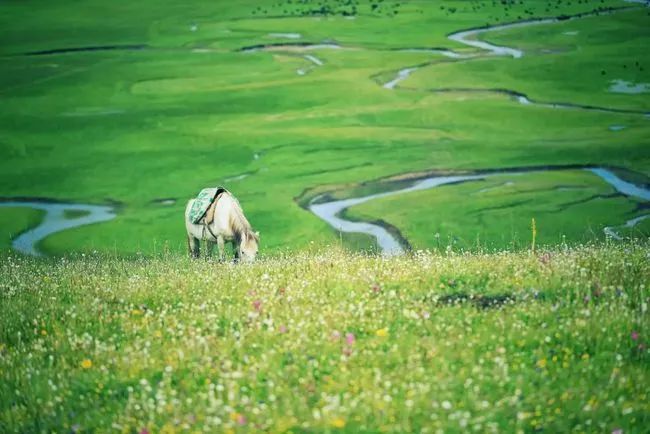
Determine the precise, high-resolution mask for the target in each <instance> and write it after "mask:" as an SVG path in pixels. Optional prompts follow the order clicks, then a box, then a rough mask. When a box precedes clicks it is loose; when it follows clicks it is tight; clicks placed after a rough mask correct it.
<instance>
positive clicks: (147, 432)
mask: <svg viewBox="0 0 650 434" xmlns="http://www.w3.org/2000/svg"><path fill="white" fill-rule="evenodd" d="M140 434H149V430H148V429H147V428H142V429H141V430H140Z"/></svg>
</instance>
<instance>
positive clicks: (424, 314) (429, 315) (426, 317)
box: [422, 310, 431, 319]
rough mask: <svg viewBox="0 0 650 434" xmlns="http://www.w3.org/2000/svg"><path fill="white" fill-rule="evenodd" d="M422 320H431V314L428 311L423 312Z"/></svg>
mask: <svg viewBox="0 0 650 434" xmlns="http://www.w3.org/2000/svg"><path fill="white" fill-rule="evenodd" d="M422 318H423V319H429V318H431V314H430V313H429V312H428V311H426V310H425V311H424V312H422Z"/></svg>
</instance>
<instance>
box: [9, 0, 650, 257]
mask: <svg viewBox="0 0 650 434" xmlns="http://www.w3.org/2000/svg"><path fill="white" fill-rule="evenodd" d="M321 3H322V4H321ZM323 7H325V9H323ZM610 7H615V8H619V7H620V8H630V7H632V8H636V9H635V10H634V11H632V12H626V11H622V12H621V11H618V12H615V13H612V14H607V15H602V16H599V17H593V18H585V19H584V21H582V20H572V21H570V22H563V23H558V24H548V25H540V26H536V27H534V28H532V27H531V28H529V29H527V30H523V29H511V30H508V31H503V32H501V33H494V34H492V33H491V34H489V35H486V36H485V37H486V38H488V39H489V40H492V39H493V40H494V41H496V42H498V43H500V44H503V45H511V46H515V47H521V48H524V49H525V50H526V55H525V56H524V57H523V58H522V59H508V58H494V57H493V56H488V57H485V58H481V59H468V60H466V61H458V59H449V58H447V57H444V56H443V55H441V54H440V53H435V52H422V51H408V49H412V48H432V47H444V48H450V49H455V50H458V51H459V52H462V53H464V54H473V55H484V54H485V53H484V52H483V51H482V50H479V49H473V48H469V47H466V46H462V45H461V44H459V43H457V42H453V41H450V40H448V39H447V35H448V34H449V33H451V32H453V31H457V30H461V29H466V28H471V27H476V26H484V25H494V24H499V23H503V22H512V21H518V20H526V19H529V18H535V17H547V16H555V15H572V14H577V13H584V12H590V11H593V10H594V9H599V8H610ZM0 12H1V13H0V37H2V39H3V41H4V43H3V44H2V47H0V53H1V54H2V55H1V57H0V64H1V68H0V96H1V98H2V102H3V103H2V105H1V106H0V197H15V196H23V197H24V196H28V197H29V196H31V197H47V198H51V199H59V200H69V201H79V202H88V203H99V204H101V203H107V202H110V203H115V202H118V203H119V204H120V206H119V208H118V217H117V218H116V219H115V220H112V221H110V222H107V223H102V224H97V225H93V226H86V227H83V228H79V229H73V230H69V231H65V232H62V233H59V234H56V235H53V236H51V237H49V238H48V239H46V240H45V242H44V244H43V247H44V249H45V250H46V251H47V252H49V253H64V252H69V251H86V252H90V251H93V250H98V251H103V252H114V251H118V252H120V253H122V254H133V253H136V252H144V253H152V252H154V251H156V250H159V249H160V246H162V245H166V246H168V248H170V249H173V250H181V249H183V248H184V243H185V242H184V239H183V235H184V234H183V225H182V223H181V219H182V217H181V216H182V211H183V208H184V205H185V202H186V200H187V199H188V198H190V197H192V196H193V195H195V194H196V193H197V192H198V191H199V190H200V189H201V188H202V187H205V186H214V185H217V184H223V185H226V186H227V187H228V188H230V189H231V190H232V191H233V192H234V193H235V194H236V195H237V196H238V197H239V199H240V201H241V202H242V204H243V206H244V209H245V211H246V213H247V215H248V216H249V218H250V220H251V221H252V223H253V225H254V226H255V228H256V229H258V230H260V232H261V234H262V249H263V250H266V251H273V250H278V249H282V248H285V247H289V248H304V247H306V246H308V245H309V244H310V243H311V242H315V243H317V244H324V243H327V242H332V241H334V240H335V239H337V238H338V235H337V234H336V233H335V232H334V231H333V230H332V229H331V228H330V227H329V226H328V225H327V224H326V223H324V222H323V221H320V220H318V219H317V218H316V217H314V216H313V215H312V214H310V213H309V212H307V211H305V210H304V209H302V208H301V207H300V206H298V204H297V202H296V198H298V197H300V196H301V194H303V192H305V191H311V190H313V189H321V190H327V189H329V188H333V187H334V186H341V185H353V184H355V183H361V182H364V181H369V180H373V179H377V178H382V177H386V176H391V175H395V174H400V173H409V172H414V171H421V170H431V169H441V170H454V169H487V168H499V167H516V166H539V165H546V164H554V165H563V164H607V165H612V166H617V167H623V168H627V169H630V170H632V171H634V172H636V173H637V176H639V177H640V179H641V180H642V182H647V175H648V173H650V172H649V171H648V170H649V169H648V168H649V167H650V166H649V162H650V159H649V158H650V154H649V153H648V142H647V138H648V137H649V131H650V130H649V128H650V122H648V119H647V117H644V116H643V115H638V114H614V113H607V112H593V111H585V110H579V109H576V110H562V109H553V108H548V107H538V106H524V105H521V104H519V103H517V102H516V101H515V100H513V99H512V98H511V97H510V96H508V95H504V94H494V93H489V92H479V93H476V92H463V91H461V92H450V93H442V94H441V93H433V92H431V91H430V89H431V88H438V87H455V86H460V87H464V88H467V87H470V88H483V87H485V88H493V87H504V88H506V89H512V90H515V91H521V92H525V93H529V94H530V96H531V97H535V98H539V99H540V100H544V101H547V100H549V101H553V100H554V99H558V100H560V101H563V102H576V103H582V104H592V103H593V104H596V103H597V104H601V105H608V106H611V107H612V108H629V109H632V108H633V109H637V110H645V109H647V108H648V104H647V101H648V94H647V93H645V94H632V95H628V94H625V95H621V94H610V93H609V92H608V91H607V89H606V88H605V87H607V86H608V85H609V84H608V83H609V80H611V79H619V78H620V79H624V80H628V81H630V80H631V81H632V82H633V83H634V84H636V83H647V82H650V78H649V77H648V68H647V65H646V64H647V63H648V61H647V53H646V51H647V50H645V51H644V50H643V47H645V46H647V45H648V37H649V35H648V33H647V29H648V28H649V27H650V26H648V25H647V24H648V19H649V17H648V15H647V10H646V9H645V8H644V7H643V6H641V5H635V4H631V3H628V2H623V1H602V2H598V3H593V2H571V3H569V2H555V1H553V2H545V1H540V2H524V3H522V2H494V3H492V2H485V3H483V2H473V1H472V2H467V1H450V2H444V3H442V2H441V3H438V2H429V1H412V2H399V4H398V2H388V1H387V2H381V1H362V0H359V1H356V0H355V1H352V2H342V1H326V2H316V1H307V2H299V3H298V2H292V3H289V2H272V1H268V2H259V1H241V2H240V1H238V2H207V3H206V2H199V3H194V2H193V3H191V4H187V5H182V6H181V5H178V4H177V2H167V1H163V2H155V4H154V3H151V2H123V1H118V2H111V4H110V5H108V4H106V3H105V2H99V1H84V2H81V3H80V2H57V3H56V4H52V3H50V2H48V3H44V2H41V1H26V2H4V3H2V4H1V5H0ZM594 28H599V29H606V30H607V32H594V31H593V29H594ZM567 31H577V32H578V33H577V34H576V35H574V36H572V37H569V36H567V35H564V33H566V32H567ZM287 34H289V36H287ZM292 34H299V36H300V38H298V39H296V38H295V35H293V36H292ZM551 35H556V36H555V37H551ZM296 42H297V43H324V42H326V43H330V42H335V43H338V44H339V45H340V46H342V47H343V48H341V49H328V48H320V49H313V50H309V51H300V50H299V49H297V48H296V47H290V46H289V47H287V46H285V47H276V48H275V49H273V50H269V51H264V50H260V51H255V52H241V51H240V49H242V48H244V47H250V46H255V45H260V44H280V43H296ZM89 47H99V48H100V49H99V50H91V51H87V50H84V49H85V48H89ZM102 47H103V48H102ZM110 47H114V48H116V49H108V48H110ZM399 49H407V50H405V51H400V50H399ZM546 49H550V50H551V51H553V53H548V54H547V53H545V52H543V51H544V50H546ZM48 50H54V51H48ZM56 50H62V51H56ZM555 51H560V52H559V53H555ZM39 53H40V54H39ZM307 54H309V55H312V56H315V57H316V58H317V59H318V60H319V61H320V62H321V63H322V65H318V64H316V63H314V61H313V60H310V59H309V58H307V57H305V56H306V55H307ZM587 58H589V59H592V60H590V62H591V63H588V67H584V68H583V65H587V64H586V63H585V62H586V59H587ZM594 62H595V63H594ZM634 62H638V64H639V65H640V66H638V65H637V64H636V63H634ZM621 63H625V64H626V65H628V69H622V67H621ZM601 64H602V65H601ZM413 65H428V66H426V67H425V68H423V69H422V70H420V71H417V72H416V73H414V74H413V77H410V78H409V79H407V80H405V81H404V82H402V83H400V85H399V86H398V87H397V88H396V89H393V90H390V89H385V88H383V87H382V84H383V83H385V82H386V81H388V80H391V79H392V78H394V77H395V76H396V74H397V71H398V70H400V69H402V68H405V67H407V66H413ZM542 66H543V67H542ZM601 66H602V67H601ZM641 68H643V70H642V69H641ZM599 69H604V70H606V71H607V75H606V76H603V77H600V76H598V73H597V72H594V71H598V70H599ZM301 74H302V75H301ZM594 74H596V75H595V76H594ZM400 86H404V87H412V88H413V89H410V90H407V89H400ZM611 126H621V127H623V128H621V129H618V130H617V131H612V130H610V127H611ZM544 182H551V180H545V181H544ZM161 198H172V199H175V200H176V202H175V203H174V204H173V205H164V204H162V203H161V202H160V201H157V199H161ZM624 206H629V203H628V204H627V205H624ZM7 212H8V211H7V210H6V209H0V218H3V219H8V218H10V217H1V216H5V215H6V213H7ZM416 212H420V211H416ZM422 212H425V210H422ZM427 212H428V211H427ZM601 212H602V213H603V214H604V215H603V216H602V221H603V222H607V223H608V224H616V223H620V222H619V217H620V215H621V213H622V212H621V209H619V208H618V207H616V206H615V204H614V203H612V204H611V206H606V207H604V208H602V210H601ZM513 213H514V214H525V210H521V209H518V208H515V209H513ZM579 217H580V214H576V215H572V218H579ZM436 218H441V216H440V215H439V216H437V217H436ZM567 218H570V217H566V216H564V215H562V217H561V219H567ZM599 219H600V217H599ZM528 220H529V219H528V217H527V218H526V221H528ZM559 221H560V220H558V221H555V220H554V219H552V221H551V224H556V223H558V222H559ZM28 223H29V222H27V221H23V222H22V223H21V225H25V224H28ZM419 224H420V223H418V222H416V221H415V220H414V221H409V222H407V225H406V226H405V227H407V226H409V225H419ZM517 224H518V225H521V224H524V223H522V222H518V223H517ZM556 226H557V225H556ZM464 229H469V232H465V230H464ZM485 230H486V227H485V226H472V227H467V226H463V232H461V233H454V234H453V235H454V236H457V237H461V238H468V237H473V234H474V233H475V232H481V231H485ZM577 230H578V232H575V233H574V232H570V233H567V234H566V235H567V236H568V237H569V238H570V239H580V238H581V234H582V231H583V228H578V229H577ZM597 231H599V233H602V227H601V228H598V229H597ZM429 232H431V231H429ZM413 242H414V244H424V243H425V242H428V241H427V239H414V240H413ZM360 243H361V244H364V241H360ZM7 244H8V241H7V240H6V239H5V240H4V241H3V245H7ZM426 245H427V246H428V247H431V245H430V244H426Z"/></svg>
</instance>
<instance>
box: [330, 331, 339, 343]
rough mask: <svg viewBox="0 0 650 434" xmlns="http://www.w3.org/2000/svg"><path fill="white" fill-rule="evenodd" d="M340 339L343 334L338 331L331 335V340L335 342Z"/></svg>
mask: <svg viewBox="0 0 650 434" xmlns="http://www.w3.org/2000/svg"><path fill="white" fill-rule="evenodd" d="M340 338H341V332H339V331H338V330H334V331H333V332H332V334H331V335H330V339H332V340H333V341H338V340H339V339H340Z"/></svg>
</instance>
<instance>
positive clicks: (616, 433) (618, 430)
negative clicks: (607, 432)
mask: <svg viewBox="0 0 650 434" xmlns="http://www.w3.org/2000/svg"><path fill="white" fill-rule="evenodd" d="M612 434H623V430H622V429H621V428H616V429H615V430H612Z"/></svg>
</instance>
